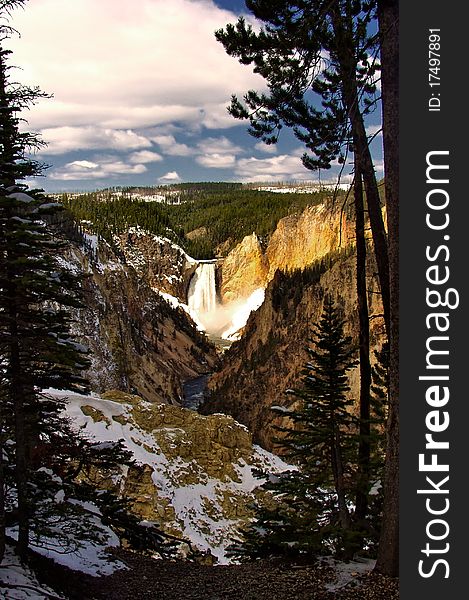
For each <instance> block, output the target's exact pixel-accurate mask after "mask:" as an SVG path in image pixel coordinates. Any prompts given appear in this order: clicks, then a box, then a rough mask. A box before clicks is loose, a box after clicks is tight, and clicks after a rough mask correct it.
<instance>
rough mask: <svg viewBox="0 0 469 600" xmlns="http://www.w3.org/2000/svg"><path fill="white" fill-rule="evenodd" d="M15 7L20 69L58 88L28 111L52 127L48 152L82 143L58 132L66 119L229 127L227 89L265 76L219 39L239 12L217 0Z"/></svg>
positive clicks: (52, 2) (83, 0)
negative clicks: (218, 33)
mask: <svg viewBox="0 0 469 600" xmlns="http://www.w3.org/2000/svg"><path fill="white" fill-rule="evenodd" d="M52 15H53V18H51V16H52ZM13 17H14V18H13V20H12V25H13V26H14V27H16V28H17V29H18V30H19V31H21V34H22V37H21V39H16V38H12V39H11V40H9V42H8V43H9V45H10V47H11V48H12V49H13V51H14V53H15V64H18V65H20V66H21V67H22V71H21V72H19V73H18V75H17V76H18V78H21V79H22V80H23V81H24V82H27V83H28V84H38V85H39V86H40V87H41V88H42V89H44V90H46V91H48V92H51V93H53V94H54V99H53V100H44V101H41V102H40V103H39V105H38V106H37V107H36V109H35V110H34V111H32V112H31V114H30V115H28V117H29V119H30V125H31V127H32V128H36V129H45V130H46V133H47V136H46V137H49V141H50V143H51V146H50V148H49V153H51V154H53V153H59V152H67V151H69V150H76V149H77V146H76V144H77V143H78V142H79V141H80V140H79V139H76V138H73V139H72V140H71V141H70V143H69V144H66V143H65V141H64V140H60V141H59V140H57V139H56V138H57V137H58V136H59V135H60V133H61V131H62V132H63V128H64V127H70V126H71V127H73V128H84V129H85V131H88V129H89V128H96V130H97V131H98V132H102V131H103V130H118V131H125V130H135V129H145V128H150V127H154V126H155V125H159V124H167V123H174V122H178V123H181V124H185V126H189V127H197V126H201V125H203V126H205V127H207V128H223V127H231V126H233V125H235V124H236V121H235V120H234V119H233V118H232V117H231V116H229V115H228V113H227V112H226V105H227V104H228V103H229V99H230V96H231V94H232V93H236V94H242V93H244V92H245V91H246V90H247V89H250V88H255V89H262V88H263V87H264V85H265V84H264V81H263V79H262V78H261V77H260V76H258V75H255V74H253V72H252V70H251V69H249V68H248V67H246V66H242V65H240V64H239V63H238V62H237V61H236V60H234V59H233V58H231V57H229V56H228V55H227V54H226V53H225V51H224V49H223V47H222V45H221V44H219V43H218V42H217V41H216V40H215V38H214V35H213V33H214V31H215V30H216V29H218V28H220V27H223V26H224V25H226V23H229V22H233V21H235V19H236V17H235V15H234V14H233V13H231V12H229V11H228V10H224V9H221V8H219V7H217V6H216V5H215V4H214V3H213V2H212V1H211V0H171V2H167V0H139V2H137V3H129V2H128V0H100V1H99V2H96V0H73V2H64V1H63V0H35V1H34V2H31V3H30V4H28V7H27V10H25V11H16V12H15V14H14V16H13ZM220 73H223V76H222V77H221V76H220ZM57 129H58V130H57ZM54 130H55V132H54ZM88 133H89V132H88ZM89 135H91V134H89ZM56 142H57V143H56ZM74 143H75V145H73V144H74ZM83 143H84V141H83V139H82V140H81V144H82V146H80V147H83ZM88 147H91V148H95V147H97V146H94V145H92V146H88ZM103 147H111V148H113V147H114V146H103ZM132 147H134V146H131V148H132ZM141 147H147V146H146V145H142V146H141ZM173 151H178V152H180V153H179V154H177V155H178V156H183V155H184V154H182V152H183V151H184V150H183V149H182V148H180V147H179V148H178V147H177V146H176V147H175V148H173ZM185 151H186V152H187V150H185Z"/></svg>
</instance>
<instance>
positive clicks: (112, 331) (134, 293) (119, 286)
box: [67, 241, 217, 403]
mask: <svg viewBox="0 0 469 600" xmlns="http://www.w3.org/2000/svg"><path fill="white" fill-rule="evenodd" d="M67 261H68V263H69V265H70V267H71V268H73V269H75V270H77V271H80V270H82V271H84V272H85V273H86V274H87V277H85V280H84V283H83V287H84V304H85V306H84V308H83V309H81V310H79V311H78V314H77V318H76V320H75V324H74V332H75V333H76V334H77V335H78V336H79V337H80V338H81V340H82V341H83V342H84V343H85V344H86V345H88V346H89V348H90V350H91V355H90V360H91V367H90V369H89V371H88V373H87V376H88V378H89V380H90V381H91V385H92V389H93V390H95V391H97V392H104V391H106V390H107V389H113V388H116V389H121V390H124V391H133V392H135V393H138V394H139V395H141V396H142V397H143V398H145V399H146V400H149V401H152V402H170V403H178V402H179V401H180V400H181V398H182V386H183V382H184V381H186V380H187V379H191V378H193V377H197V376H198V375H200V374H202V373H206V372H208V371H210V370H212V369H213V365H214V364H215V361H216V360H217V359H216V354H215V349H214V347H213V346H212V345H211V344H210V343H209V342H208V341H207V339H206V338H205V337H204V336H202V335H201V334H200V333H199V332H198V331H197V330H196V328H195V327H194V325H193V323H192V321H191V320H190V319H189V318H188V316H187V315H186V313H185V312H184V311H183V310H182V309H175V308H173V307H171V306H170V305H169V304H168V303H167V302H166V301H165V300H163V299H162V298H161V297H160V296H159V295H158V294H157V293H155V292H154V291H153V290H152V289H151V288H150V287H149V285H148V284H147V283H146V282H145V281H144V280H142V278H140V277H139V276H138V274H137V273H136V272H135V270H134V269H133V268H132V266H130V265H128V264H124V263H123V262H122V260H120V259H118V258H117V257H116V256H115V254H114V253H113V251H112V250H111V249H110V248H109V246H108V245H107V244H106V243H105V242H103V241H100V243H99V246H98V248H97V250H96V253H95V254H94V255H91V256H90V255H87V254H85V253H83V251H82V250H81V248H80V247H78V246H74V247H73V248H72V249H70V250H69V252H68V256H67Z"/></svg>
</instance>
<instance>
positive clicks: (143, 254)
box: [115, 227, 197, 302]
mask: <svg viewBox="0 0 469 600" xmlns="http://www.w3.org/2000/svg"><path fill="white" fill-rule="evenodd" d="M115 241H116V243H117V245H118V247H119V249H120V250H121V252H122V254H123V256H124V259H125V262H126V263H127V264H129V265H131V266H132V267H133V268H134V269H135V271H136V273H137V275H138V276H139V277H140V278H141V279H142V280H143V281H145V282H146V283H147V284H148V285H149V286H150V287H151V288H154V289H157V290H159V291H160V292H165V293H167V294H171V295H172V296H175V297H176V298H178V299H179V300H181V301H182V302H186V297H187V288H188V286H189V281H190V278H191V276H192V275H193V273H194V271H195V268H196V266H197V263H196V261H194V260H193V259H192V258H191V257H190V256H188V255H187V254H186V253H185V252H184V251H183V250H182V248H180V247H179V246H177V245H176V244H174V243H172V242H171V241H170V240H169V239H167V238H164V237H161V236H157V235H152V234H150V233H148V232H146V231H144V230H143V229H140V228H138V227H131V228H129V230H128V232H126V233H124V234H121V235H120V236H116V239H115Z"/></svg>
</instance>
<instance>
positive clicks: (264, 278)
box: [221, 201, 354, 304]
mask: <svg viewBox="0 0 469 600" xmlns="http://www.w3.org/2000/svg"><path fill="white" fill-rule="evenodd" d="M337 202H338V201H337ZM351 243H354V231H353V221H352V220H350V219H348V218H347V216H346V214H345V212H342V211H341V207H340V206H338V205H337V206H331V205H330V203H328V204H319V205H317V206H311V207H307V208H306V209H305V210H304V211H303V212H302V213H301V214H299V215H298V214H297V215H290V216H288V217H284V218H283V219H281V220H280V221H279V222H278V224H277V228H276V230H275V231H274V233H273V234H272V237H271V238H270V241H269V243H268V246H267V249H266V251H265V252H264V251H263V250H262V246H261V243H260V241H259V238H258V237H257V236H256V234H254V233H253V234H252V235H249V236H246V237H245V238H244V239H243V241H242V242H241V243H240V244H238V245H237V246H236V247H235V248H234V249H233V250H232V251H231V252H230V253H229V254H228V256H227V257H226V258H225V259H224V260H223V264H222V266H221V298H222V302H223V303H224V304H228V303H230V302H233V301H236V300H241V299H245V298H248V297H249V296H250V295H251V294H252V292H253V291H254V290H256V289H258V288H260V287H266V286H267V284H268V283H269V281H271V280H272V279H273V278H274V275H275V272H276V271H277V270H278V269H279V270H281V271H288V270H292V269H301V268H304V267H306V266H308V265H310V264H312V263H314V262H315V261H316V260H318V259H320V258H322V257H323V256H325V255H326V254H328V253H329V252H331V251H333V250H338V249H339V248H344V247H346V246H348V245H350V244H351Z"/></svg>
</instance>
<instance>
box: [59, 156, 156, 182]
mask: <svg viewBox="0 0 469 600" xmlns="http://www.w3.org/2000/svg"><path fill="white" fill-rule="evenodd" d="M146 170H147V168H146V167H145V165H142V164H138V165H132V164H128V163H126V162H124V161H122V160H116V159H112V158H103V159H101V160H98V159H96V162H92V161H89V160H74V161H72V162H69V163H67V164H66V165H64V166H63V167H60V168H58V169H55V170H53V171H52V172H50V173H49V174H48V177H49V178H50V179H54V180H56V181H80V180H86V179H106V178H109V177H116V176H118V175H139V174H141V173H145V171H146Z"/></svg>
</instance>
